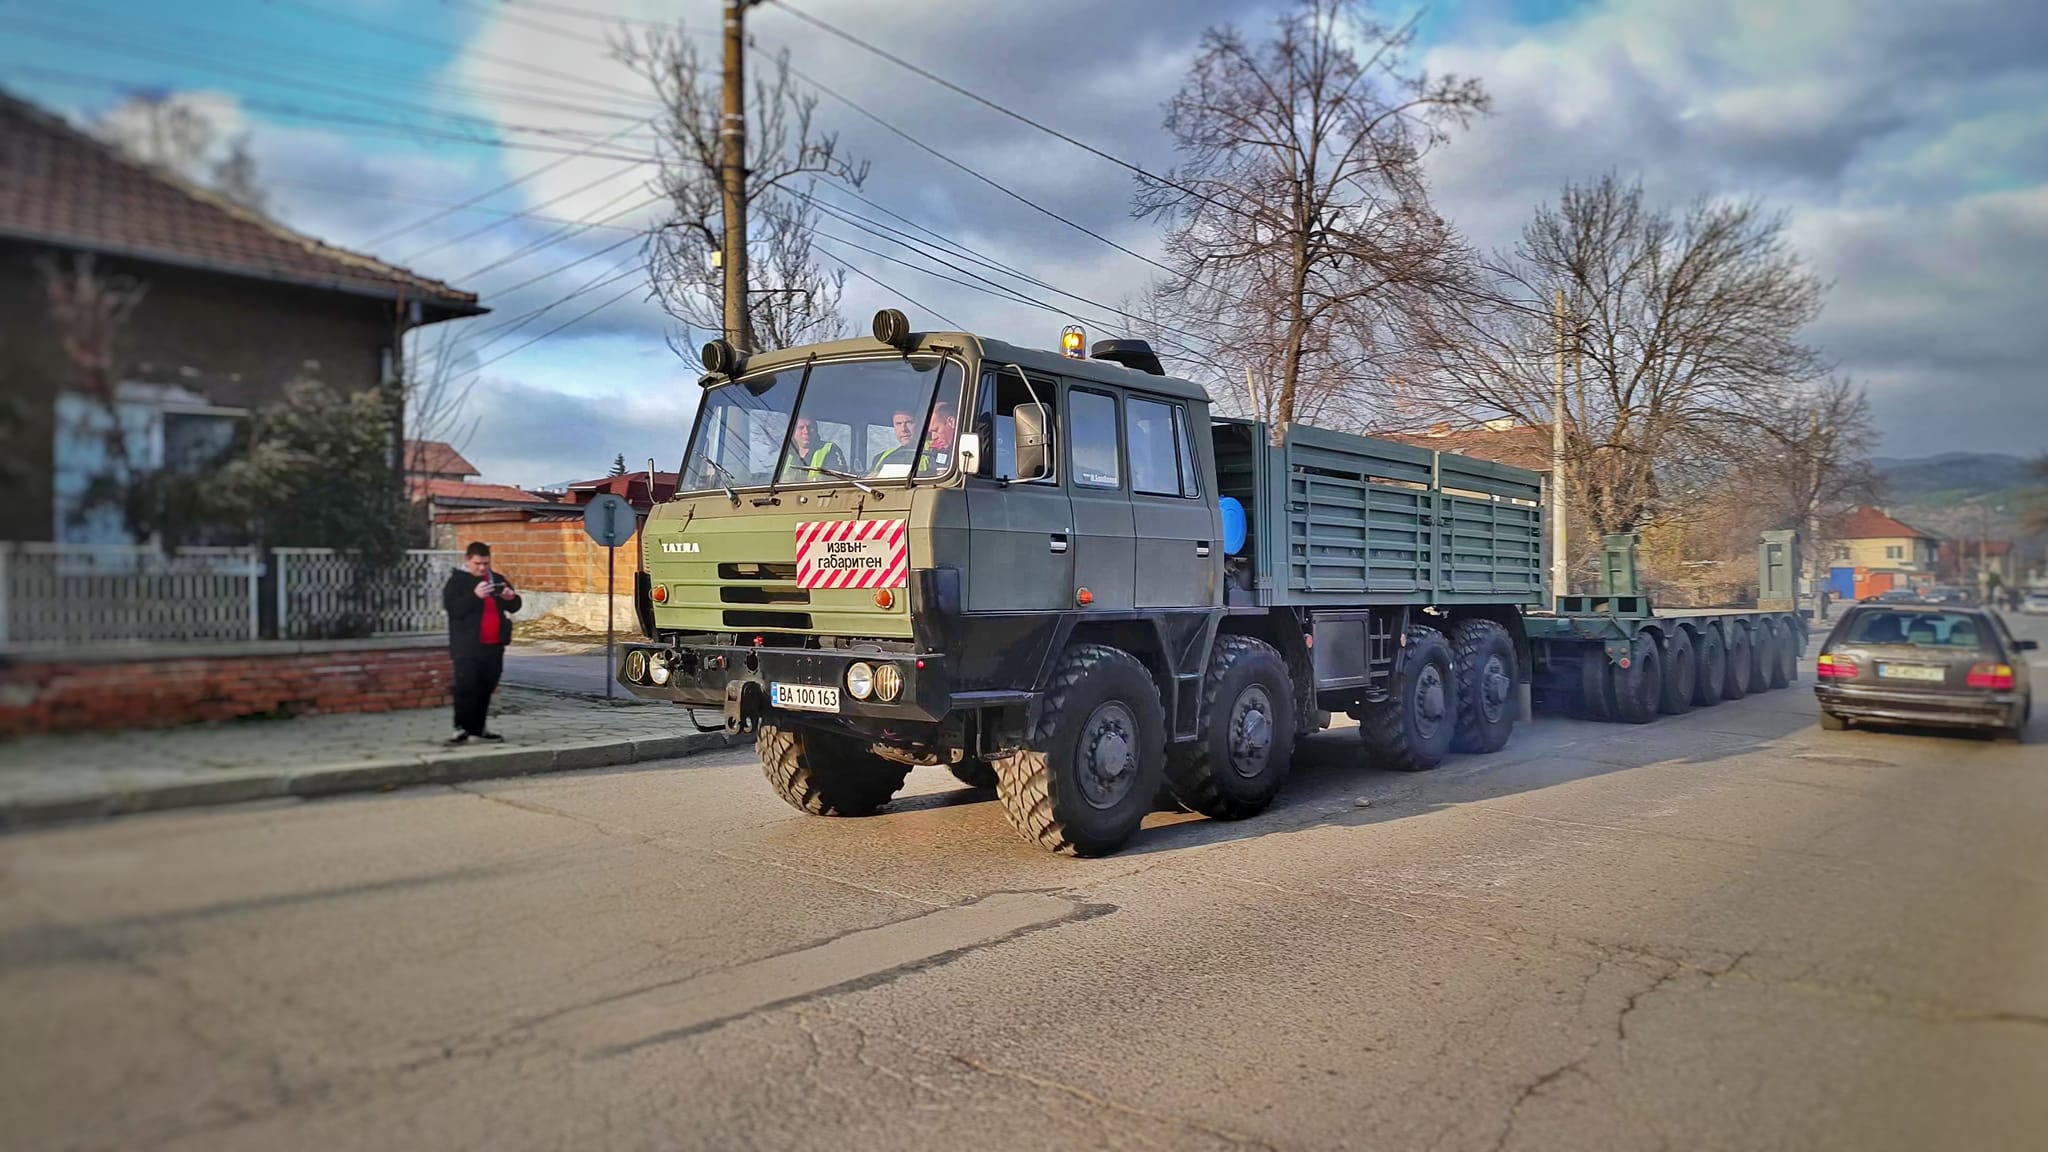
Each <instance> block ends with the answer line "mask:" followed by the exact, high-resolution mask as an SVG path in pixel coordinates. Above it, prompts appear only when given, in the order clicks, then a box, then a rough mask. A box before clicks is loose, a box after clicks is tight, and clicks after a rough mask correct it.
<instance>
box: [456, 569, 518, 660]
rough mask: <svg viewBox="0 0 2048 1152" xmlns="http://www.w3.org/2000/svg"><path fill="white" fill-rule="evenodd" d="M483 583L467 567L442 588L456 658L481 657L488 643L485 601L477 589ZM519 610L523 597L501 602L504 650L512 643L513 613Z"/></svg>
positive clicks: (500, 635)
mask: <svg viewBox="0 0 2048 1152" xmlns="http://www.w3.org/2000/svg"><path fill="white" fill-rule="evenodd" d="M481 583H483V581H481V580H479V579H477V578H476V577H474V576H471V575H470V574H469V571H468V570H467V569H464V568H457V569H456V570H455V571H454V573H452V574H451V575H450V576H449V577H448V583H447V586H445V587H443V588H442V589H441V605H442V606H443V607H445V608H447V609H448V651H449V652H451V653H453V654H454V655H455V656H456V658H458V659H460V658H461V657H464V656H481V655H483V654H484V653H485V651H487V648H486V646H485V644H484V637H483V627H484V602H483V601H482V600H479V599H477V595H476V586H477V585H478V584H481ZM517 611H519V595H518V594H517V593H514V594H513V596H512V598H511V599H510V600H500V601H498V642H497V644H495V645H491V647H496V648H503V647H504V646H505V645H507V644H509V643H511V642H512V614H513V613H514V612H517Z"/></svg>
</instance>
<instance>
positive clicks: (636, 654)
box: [626, 648, 647, 684]
mask: <svg viewBox="0 0 2048 1152" xmlns="http://www.w3.org/2000/svg"><path fill="white" fill-rule="evenodd" d="M626 679H628V680H631V681H632V682H633V683H635V684H638V683H640V682H641V681H643V680H645V679H647V653H645V652H643V651H641V650H640V649H638V648H635V649H633V650H632V651H631V652H628V653H626Z"/></svg>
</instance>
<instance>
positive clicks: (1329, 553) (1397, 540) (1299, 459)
mask: <svg viewBox="0 0 2048 1152" xmlns="http://www.w3.org/2000/svg"><path fill="white" fill-rule="evenodd" d="M1431 455H1432V454H1431V453H1429V452H1427V451H1425V450H1422V449H1417V448H1409V447H1408V446H1406V445H1402V444H1389V443H1384V442H1381V441H1375V440H1367V439H1364V438H1362V437H1357V436H1347V435H1344V434H1343V433H1337V432H1326V431H1323V430H1321V429H1316V428H1305V427H1301V426H1299V425H1297V426H1296V427H1294V428H1293V429H1290V430H1289V433H1288V442H1287V452H1286V465H1287V496H1286V500H1287V527H1288V541H1287V587H1288V591H1290V592H1293V593H1306V594H1332V593H1335V594H1343V593H1353V594H1359V593H1374V594H1398V593H1413V592H1426V591H1429V590H1430V589H1432V588H1434V587H1435V582H1436V572H1435V569H1436V562H1437V558H1436V547H1437V539H1436V526H1435V523H1434V522H1435V520H1436V496H1435V494H1434V493H1433V492H1432V491H1431V490H1430V479H1431V473H1432V460H1431Z"/></svg>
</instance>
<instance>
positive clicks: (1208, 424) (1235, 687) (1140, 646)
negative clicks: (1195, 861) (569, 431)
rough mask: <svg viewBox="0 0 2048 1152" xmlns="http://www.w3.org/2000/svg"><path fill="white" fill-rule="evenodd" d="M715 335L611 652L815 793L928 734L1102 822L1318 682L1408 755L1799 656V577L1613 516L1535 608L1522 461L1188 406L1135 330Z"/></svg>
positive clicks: (1073, 816)
mask: <svg viewBox="0 0 2048 1152" xmlns="http://www.w3.org/2000/svg"><path fill="white" fill-rule="evenodd" d="M705 366H706V369H707V372H706V374H705V376H704V378H703V380H702V381H701V383H702V385H703V387H704V399H703V403H702V404H701V405H700V406H699V411H698V416H697V419H696V424H695V427H694V428H693V430H692V433H691V436H690V441H689V446H688V448H687V451H686V455H685V459H684V462H683V465H682V470H681V478H680V481H679V484H678V492H677V495H676V496H675V497H674V498H673V499H671V500H669V501H667V502H665V503H663V504H661V505H659V506H657V507H656V508H655V509H654V511H653V513H652V514H651V515H650V517H649V519H648V522H647V526H646V528H645V530H644V531H643V533H642V541H641V551H642V557H643V564H642V571H641V572H640V573H639V574H638V577H637V579H636V586H635V600H636V607H637V614H638V617H639V621H640V626H641V630H642V632H643V634H644V635H645V637H646V640H645V642H643V643H636V644H632V645H629V646H628V647H627V649H626V651H625V652H624V653H623V655H622V657H621V660H620V663H619V668H618V679H619V681H620V683H622V684H623V685H624V686H625V687H626V688H627V689H628V690H629V691H631V692H633V693H634V694H636V695H639V696H642V697H647V698H652V699H663V700H670V701H673V702H675V703H678V704H682V705H686V706H689V707H691V708H693V709H706V710H715V711H717V712H720V713H721V714H722V716H723V723H724V726H725V728H726V729H728V730H730V731H733V732H751V733H753V734H754V735H755V738H756V747H757V749H758V750H759V752H760V756H761V761H762V766H763V769H764V771H765V773H766V775H767V777H768V780H769V782H770V783H771V784H772V785H773V786H774V787H775V789H776V790H777V791H778V792H779V793H780V794H781V795H782V796H783V798H784V799H785V800H787V801H788V802H789V803H790V804H792V805H794V806H796V807H797V808H800V809H802V810H804V811H806V812H810V813H814V814H818V815H831V816H861V815H868V814H871V813H874V812H876V811H879V810H880V809H881V808H883V807H884V806H885V805H886V804H888V802H889V801H890V799H891V798H892V797H893V796H894V795H895V793H896V792H897V790H899V789H900V788H901V787H902V785H903V782H904V779H905V777H906V775H907V773H908V772H909V770H910V769H911V768H912V767H913V766H917V765H943V766H945V767H946V768H947V769H949V770H950V771H951V772H952V773H953V774H954V775H955V776H956V777H958V778H959V779H960V780H962V781H963V782H966V783H968V784H970V785H972V786H975V787H983V788H992V789H994V791H995V792H996V793H997V795H998V797H999V798H1000V800H1001V802H1002V806H1003V810H1004V812H1005V814H1006V816H1007V817H1008V819H1009V821H1010V823H1011V824H1012V825H1013V826H1014V827H1015V828H1016V829H1017V831H1018V832H1020V833H1021V834H1023V835H1024V836H1025V837H1026V838H1027V839H1029V840H1031V841H1033V842H1035V843H1037V844H1040V845H1042V846H1044V847H1045V848H1048V849H1050V850H1053V851H1058V852H1064V853H1070V854H1078V855H1093V854H1099V853H1105V852H1110V851H1114V850H1115V849H1116V848H1117V847H1118V846H1120V845H1121V844H1123V843H1124V842H1125V840H1127V839H1128V838H1129V837H1130V836H1131V835H1132V833H1133V832H1135V831H1136V829H1137V828H1138V825H1139V822H1140V821H1141V820H1142V819H1143V818H1144V816H1145V814H1146V813H1147V812H1148V811H1150V810H1151V809H1152V808H1153V806H1154V803H1155V801H1156V800H1157V799H1158V798H1159V797H1160V796H1161V794H1162V792H1165V793H1170V794H1171V796H1172V797H1173V798H1174V799H1175V800H1177V801H1178V802H1179V803H1180V804H1182V805H1185V806H1186V807H1188V808H1190V809H1192V810H1195V811H1198V812H1202V813H1205V814H1207V815H1210V816H1212V817H1216V818H1219V819H1234V818H1241V817H1244V816H1249V815H1252V814H1254V813H1256V812H1259V811H1261V810H1262V809H1264V808H1265V807H1266V806H1267V805H1268V804H1269V803H1271V801H1272V799H1273V797H1274V796H1275V794H1276V793H1277V792H1278V791H1279V789H1280V786H1281V784H1282V782H1283V781H1284V779H1285V777H1286V774H1287V769H1288V763H1289V758H1290V754H1291V753H1292V751H1293V748H1294V746H1295V744H1296V743H1297V742H1298V741H1299V740H1300V739H1302V738H1304V737H1305V736H1307V735H1308V734H1309V733H1311V732H1313V731H1315V730H1316V729H1317V728H1319V727H1321V726H1322V725H1323V724H1324V723H1326V722H1327V718H1328V716H1329V715H1330V714H1331V713H1333V712H1346V713H1349V714H1351V715H1353V716H1355V717H1356V718H1357V719H1358V721H1359V728H1360V733H1361V738H1360V741H1359V747H1360V750H1361V754H1362V756H1363V758H1364V759H1365V760H1366V761H1367V762H1368V763H1372V764H1375V765H1377V766H1380V767H1385V768H1392V769H1397V770H1402V771H1413V770H1421V769H1427V768H1432V767H1435V766H1436V765H1437V764H1439V763H1440V762H1442V760H1443V759H1444V757H1445V756H1446V755H1447V754H1448V753H1449V752H1451V751H1452V750H1454V749H1455V750H1459V751H1465V752H1472V753H1487V752H1492V751H1495V750H1497V749H1499V748H1501V747H1502V746H1504V745H1505V744H1506V743H1507V742H1508V740H1509V738H1510V735H1511V733H1512V731H1513V728H1514V725H1515V723H1516V721H1517V720H1518V719H1519V718H1520V717H1521V715H1522V714H1523V712H1524V710H1525V709H1526V708H1527V707H1528V706H1529V705H1530V704H1531V702H1532V697H1533V703H1535V704H1536V705H1539V706H1545V707H1556V708H1564V709H1569V710H1571V711H1573V712H1575V713H1578V714H1582V715H1587V716H1591V717H1594V718H1597V719H1608V720H1616V721H1624V722H1642V721H1646V720H1649V719H1651V718H1653V717H1654V716H1656V715H1657V714H1659V713H1660V712H1672V711H1682V710H1684V709H1686V708H1689V707H1692V706H1695V705H1704V704H1712V703H1714V702H1715V701H1717V700H1719V699H1722V698H1725V697H1726V696H1729V695H1741V694H1744V693H1746V692H1750V691H1760V690H1762V689H1764V688H1767V687H1775V686H1781V685H1782V684H1783V683H1784V682H1786V681H1787V680H1789V679H1790V678H1791V677H1792V676H1793V675H1794V674H1795V673H1796V668H1797V658H1798V656H1797V653H1798V650H1799V648H1798V647H1795V645H1801V646H1803V639H1804V635H1805V628H1804V623H1803V621H1801V620H1800V619H1799V618H1798V616H1797V614H1796V613H1793V612H1791V611H1789V605H1787V606H1786V607H1787V609H1788V610H1787V611H1778V612H1769V611H1759V612H1749V611H1733V610H1730V611H1716V612H1696V613H1692V614H1688V615H1677V616H1673V615H1667V614H1664V613H1659V612H1655V611H1653V610H1652V609H1651V608H1650V606H1649V603H1648V601H1647V600H1646V599H1645V598H1643V597H1642V596H1640V595H1637V594H1636V590H1635V586H1634V575H1633V542H1632V540H1631V539H1629V538H1619V539H1610V540H1609V542H1608V545H1609V546H1608V551H1607V560H1608V565H1607V566H1608V574H1607V577H1606V578H1605V579H1604V580H1603V593H1602V594H1601V595H1599V596H1592V597H1560V598H1558V600H1557V603H1556V610H1555V611H1538V608H1539V607H1540V606H1543V605H1545V604H1547V603H1548V602H1549V601H1548V598H1547V596H1546V592H1545V588H1544V571H1545V568H1544V555H1543V552H1544V547H1543V541H1544V539H1545V535H1544V523H1543V511H1542V509H1543V489H1542V482H1541V478H1540V477H1539V476H1537V475H1536V474H1535V473H1533V472H1529V471H1526V470H1523V469H1519V468H1512V467H1508V466H1506V465H1501V464H1494V463H1489V462H1486V461H1481V460H1474V459H1469V458H1466V457H1461V456H1457V455H1453V454H1451V453H1443V452H1434V451H1430V450H1428V449H1424V448H1417V447H1413V446H1409V445H1406V444H1398V443H1393V442H1388V441H1382V440H1375V439H1371V438H1367V437H1361V436H1352V435H1347V434H1344V433H1339V432H1332V431H1328V430H1324V429H1318V428H1311V427H1308V426H1306V425H1295V426H1293V427H1290V428H1288V429H1286V430H1285V432H1284V433H1283V434H1281V435H1280V436H1278V437H1275V436H1274V434H1273V430H1272V429H1271V428H1269V427H1268V426H1266V425H1264V424H1261V423H1257V422H1254V421H1246V420H1236V419H1226V418H1220V417H1212V416H1211V414H1210V411H1209V398H1208V395H1207V394H1206V393H1205V392H1204V391H1203V390H1202V388H1201V387H1199V386H1198V385H1195V384H1193V383H1190V382H1188V381H1185V380H1179V379H1175V378H1173V377H1169V376H1167V375H1165V374H1164V372H1163V371H1162V370H1161V367H1160V364H1159V361H1158V359H1157V357H1156V356H1154V355H1153V353H1152V351H1151V349H1149V348H1148V347H1146V346H1145V345H1144V344H1143V343H1142V342H1140V341H1102V342H1099V343H1097V344H1096V345H1095V346H1094V347H1093V349H1092V352H1091V355H1089V356H1088V357H1086V358H1082V357H1079V356H1075V355H1061V354H1059V353H1055V352H1049V351H1041V350H1037V349H1030V348H1023V347H1018V346H1014V345H1009V344H1005V343H1003V342H1000V341H997V340H992V339H987V338H984V337H979V336H975V335H972V334H969V333H962V332H924V333H919V332H913V331H911V330H910V326H909V322H908V320H907V319H906V318H905V317H904V316H903V314H902V313H900V312H896V311H895V310H893V309H889V310H884V311H883V312H881V313H879V314H877V316H876V318H875V325H874V336H873V338H872V339H853V340H842V341H835V342H832V343H828V344H819V345H813V346H807V347H799V348H792V349H787V350H782V351H777V352H772V353H763V354H758V355H754V356H750V357H741V356H740V355H739V354H738V353H736V352H735V351H734V350H733V349H731V348H730V347H728V346H726V345H724V344H722V343H719V342H714V343H713V344H711V345H708V346H707V347H706V349H705Z"/></svg>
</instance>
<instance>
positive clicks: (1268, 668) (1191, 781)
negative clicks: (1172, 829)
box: [1166, 635, 1295, 820]
mask: <svg viewBox="0 0 2048 1152" xmlns="http://www.w3.org/2000/svg"><path fill="white" fill-rule="evenodd" d="M1294 713H1295V708H1294V693H1293V689H1292V685H1291V684H1290V683H1289V679H1288V675H1287V661H1286V660H1284V659H1282V658H1281V656H1280V653H1279V652H1278V651H1277V650H1275V649H1274V648H1273V646H1272V645H1270V644H1267V643H1266V642H1265V641H1263V640H1256V639H1253V638H1252V637H1250V636H1235V635H1227V636H1218V637H1217V638H1216V650H1215V652H1214V653H1212V654H1211V655H1210V657H1209V670H1208V673H1207V674H1206V675H1205V676H1204V678H1203V681H1202V719H1203V730H1202V734H1201V735H1200V736H1199V737H1197V738H1196V739H1194V740H1191V741H1188V742H1186V743H1183V744H1176V745H1174V746H1173V747H1171V748H1168V749H1167V751H1166V781H1167V784H1168V785H1169V786H1170V787H1171V788H1172V789H1173V794H1174V796H1175V797H1176V798H1178V799H1179V800H1180V802H1181V804H1183V805H1185V806H1186V807H1188V808H1189V809H1191V810H1193V811H1196V812H1200V813H1201V814H1202V815H1204V816H1210V817H1214V818H1215V819H1218V820H1241V819H1243V818H1244V817H1246V816H1254V815H1257V814H1258V813H1259V812H1261V811H1264V810H1265V808H1266V806H1267V805H1268V804H1271V803H1272V802H1273V797H1274V796H1275V795H1276V794H1278V793H1279V791H1280V785H1281V783H1282V782H1283V781H1285V780H1286V779H1287V769H1288V761H1289V757H1290V756H1291V754H1292V753H1293V750H1294Z"/></svg>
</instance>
